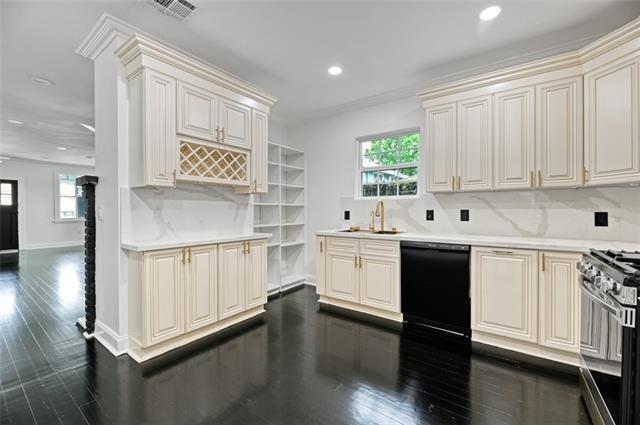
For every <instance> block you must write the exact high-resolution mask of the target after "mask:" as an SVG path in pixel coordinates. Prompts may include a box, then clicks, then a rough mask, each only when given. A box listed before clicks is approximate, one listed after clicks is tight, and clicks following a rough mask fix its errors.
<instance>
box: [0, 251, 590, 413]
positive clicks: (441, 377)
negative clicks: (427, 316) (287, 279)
mask: <svg viewBox="0 0 640 425" xmlns="http://www.w3.org/2000/svg"><path fill="white" fill-rule="evenodd" d="M82 279H83V269H82V252H81V251H80V250H79V249H55V250H38V251H28V252H23V253H22V254H21V259H20V268H19V269H8V268H6V266H3V269H2V271H1V272H0V395H1V397H0V423H2V424H31V423H38V424H56V423H63V424H76V423H78V424H82V423H89V424H118V425H120V424H331V425H336V424H497V425H499V424H588V423H590V421H589V419H588V416H587V413H586V410H585V408H584V406H583V404H582V401H581V399H580V393H579V388H578V384H577V380H576V379H574V378H572V377H567V376H561V375H554V374H547V373H542V372H540V371H537V370H535V369H532V368H524V367H520V366H518V364H514V363H510V362H507V361H503V360H500V359H497V358H494V357H490V356H485V355H481V354H478V353H473V352H471V350H470V349H469V347H468V346H464V345H463V346H460V345H459V344H455V343H452V342H451V341H447V340H446V339H441V338H437V337H434V336H432V335H425V334H423V333H422V332H421V331H419V330H417V329H413V328H411V329H405V330H404V332H402V331H399V330H392V329H387V328H383V327H378V326H375V325H373V324H370V323H367V322H363V321H358V320H356V319H352V318H347V317H344V316H340V315H336V314H334V313H327V312H324V311H318V305H317V303H316V298H315V294H314V291H313V290H312V289H311V288H303V289H301V290H298V291H295V292H292V293H290V294H288V295H286V296H283V297H282V298H276V299H274V300H272V301H271V302H269V304H268V306H267V313H266V314H265V315H264V316H263V318H262V319H260V320H256V321H254V322H252V323H250V324H248V325H243V326H240V327H239V328H235V329H231V330H229V331H227V332H224V333H223V334H222V335H220V336H214V337H211V338H208V339H206V340H205V341H201V342H198V343H196V344H194V345H192V346H190V347H188V348H184V349H181V350H178V351H174V352H172V353H168V354H167V355H164V356H161V357H160V358H157V359H154V360H152V361H150V362H147V363H145V364H144V365H138V364H137V363H136V362H135V361H133V360H132V359H130V358H129V357H128V356H126V355H124V356H120V357H118V358H115V357H113V356H111V354H110V353H109V352H107V351H106V349H104V348H103V347H102V346H101V345H100V344H99V343H97V342H95V343H94V342H89V343H87V342H85V340H84V339H83V338H82V335H81V332H80V331H79V330H78V329H77V328H76V327H75V326H74V322H75V320H76V318H78V317H79V316H81V315H82V305H83V299H82V294H83V292H82Z"/></svg>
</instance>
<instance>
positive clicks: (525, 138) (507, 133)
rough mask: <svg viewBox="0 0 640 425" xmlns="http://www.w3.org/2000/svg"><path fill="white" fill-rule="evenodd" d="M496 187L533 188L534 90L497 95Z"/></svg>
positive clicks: (495, 128) (495, 110) (495, 132)
mask: <svg viewBox="0 0 640 425" xmlns="http://www.w3.org/2000/svg"><path fill="white" fill-rule="evenodd" d="M493 110H494V117H495V118H494V119H495V125H494V147H493V148H494V152H495V160H494V164H495V170H494V171H495V188H496V189H522V188H528V187H532V186H533V172H534V168H535V144H534V135H535V128H534V118H535V111H534V93H533V88H523V89H516V90H509V91H505V92H502V93H497V94H495V95H494V109H493Z"/></svg>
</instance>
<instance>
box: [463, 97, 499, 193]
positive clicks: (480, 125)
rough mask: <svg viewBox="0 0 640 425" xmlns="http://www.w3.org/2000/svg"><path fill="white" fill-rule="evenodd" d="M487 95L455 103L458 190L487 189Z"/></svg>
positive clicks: (489, 160)
mask: <svg viewBox="0 0 640 425" xmlns="http://www.w3.org/2000/svg"><path fill="white" fill-rule="evenodd" d="M492 125H493V122H492V114H491V96H483V97H479V98H476V99H469V100H465V101H463V102H459V103H458V149H457V150H458V170H457V173H458V178H459V179H460V183H459V187H458V190H463V191H465V190H490V189H492V187H493V184H492V175H491V173H492V168H491V163H492V158H491V152H492V150H491V145H492V139H491V137H492V134H491V128H492Z"/></svg>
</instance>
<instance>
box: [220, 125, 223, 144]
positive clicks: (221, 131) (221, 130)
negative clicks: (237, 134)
mask: <svg viewBox="0 0 640 425" xmlns="http://www.w3.org/2000/svg"><path fill="white" fill-rule="evenodd" d="M220 133H221V134H222V143H224V127H222V128H221V129H220Z"/></svg>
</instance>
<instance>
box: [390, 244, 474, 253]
mask: <svg viewBox="0 0 640 425" xmlns="http://www.w3.org/2000/svg"><path fill="white" fill-rule="evenodd" d="M400 248H416V249H431V250H438V251H463V252H469V251H471V247H470V246H469V245H458V244H450V243H439V242H418V241H402V242H400Z"/></svg>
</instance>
